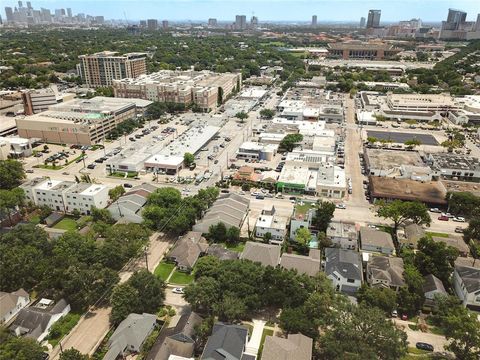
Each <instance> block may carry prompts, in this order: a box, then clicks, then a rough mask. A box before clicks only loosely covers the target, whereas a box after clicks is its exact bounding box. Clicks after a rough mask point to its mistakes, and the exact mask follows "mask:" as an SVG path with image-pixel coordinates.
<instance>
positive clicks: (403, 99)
mask: <svg viewBox="0 0 480 360" xmlns="http://www.w3.org/2000/svg"><path fill="white" fill-rule="evenodd" d="M387 100H388V101H391V102H392V103H395V104H399V105H402V106H422V105H426V104H428V105H438V106H453V105H454V101H453V97H452V96H451V95H447V94H387Z"/></svg>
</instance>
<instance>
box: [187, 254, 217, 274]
mask: <svg viewBox="0 0 480 360" xmlns="http://www.w3.org/2000/svg"><path fill="white" fill-rule="evenodd" d="M219 268H220V259H219V258H217V257H215V256H202V257H201V258H200V259H198V261H197V263H196V264H195V270H194V273H193V275H194V276H195V279H199V278H201V277H213V276H215V274H216V273H217V272H218V270H219Z"/></svg>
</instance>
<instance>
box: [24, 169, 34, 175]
mask: <svg viewBox="0 0 480 360" xmlns="http://www.w3.org/2000/svg"><path fill="white" fill-rule="evenodd" d="M25 172H26V173H27V174H33V170H32V169H28V170H25Z"/></svg>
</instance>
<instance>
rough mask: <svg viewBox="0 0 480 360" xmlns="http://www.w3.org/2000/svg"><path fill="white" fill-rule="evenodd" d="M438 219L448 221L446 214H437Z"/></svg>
mask: <svg viewBox="0 0 480 360" xmlns="http://www.w3.org/2000/svg"><path fill="white" fill-rule="evenodd" d="M438 220H441V221H448V216H445V215H442V216H439V217H438Z"/></svg>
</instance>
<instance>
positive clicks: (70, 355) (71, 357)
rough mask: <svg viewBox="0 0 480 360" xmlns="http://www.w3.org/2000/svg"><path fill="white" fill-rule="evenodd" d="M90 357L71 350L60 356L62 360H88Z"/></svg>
mask: <svg viewBox="0 0 480 360" xmlns="http://www.w3.org/2000/svg"><path fill="white" fill-rule="evenodd" d="M88 359H90V357H89V356H88V355H83V354H82V353H81V352H80V351H78V350H77V349H74V348H71V349H67V350H65V351H63V352H62V353H61V354H60V360H88Z"/></svg>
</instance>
